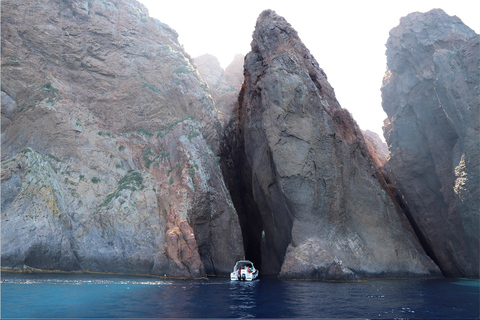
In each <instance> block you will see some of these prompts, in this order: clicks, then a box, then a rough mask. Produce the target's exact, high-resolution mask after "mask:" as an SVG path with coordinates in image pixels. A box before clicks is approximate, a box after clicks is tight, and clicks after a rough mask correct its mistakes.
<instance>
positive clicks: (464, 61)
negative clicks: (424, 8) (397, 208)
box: [382, 9, 480, 277]
mask: <svg viewBox="0 0 480 320" xmlns="http://www.w3.org/2000/svg"><path fill="white" fill-rule="evenodd" d="M479 39H480V37H479V35H477V34H476V33H475V32H474V31H473V30H471V29H470V28H468V27H467V26H466V25H465V24H464V23H463V22H462V21H461V20H460V19H459V18H457V17H451V16H448V15H447V14H446V13H445V12H443V11H442V10H440V9H435V10H432V11H430V12H427V13H418V12H416V13H412V14H409V15H408V16H406V17H404V18H402V19H401V20H400V24H399V26H397V27H396V28H394V29H392V30H391V31H390V37H389V39H388V42H387V65H388V71H387V73H386V75H385V78H384V81H383V86H382V99H383V102H382V104H383V109H384V110H385V112H386V113H387V115H388V119H387V121H386V125H385V127H384V132H385V138H386V140H387V143H388V145H389V149H390V160H389V161H388V167H389V170H390V178H391V179H392V183H393V182H396V186H397V187H398V188H399V191H400V196H401V197H403V198H404V200H405V206H407V207H408V210H409V212H410V219H411V221H412V223H413V224H414V226H415V227H416V230H417V232H418V234H419V237H420V238H421V239H422V242H423V243H424V246H425V247H426V248H427V250H428V251H429V254H430V255H431V256H432V258H433V259H434V260H435V261H436V262H437V263H438V265H439V266H440V268H441V269H442V271H443V273H444V274H445V275H447V276H454V277H465V276H468V277H479V226H480V223H479V216H480V212H479V210H480V188H479V177H480V174H479V170H480V169H479V168H480V132H479V129H480V121H479V119H480V111H479V109H480V100H479V99H480V98H479V97H480V89H479V84H480V42H479Z"/></svg>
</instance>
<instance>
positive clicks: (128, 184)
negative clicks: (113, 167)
mask: <svg viewBox="0 0 480 320" xmlns="http://www.w3.org/2000/svg"><path fill="white" fill-rule="evenodd" d="M143 189H144V185H143V177H142V175H141V174H140V172H138V171H135V170H130V171H128V173H127V174H126V175H125V176H123V178H122V179H120V181H118V186H117V188H116V189H115V190H114V191H113V192H111V193H109V194H108V195H107V197H106V198H105V200H104V201H103V203H102V204H101V206H107V205H108V204H109V203H110V202H112V200H113V199H116V198H118V197H119V196H120V194H121V192H122V191H123V190H131V191H137V190H143Z"/></svg>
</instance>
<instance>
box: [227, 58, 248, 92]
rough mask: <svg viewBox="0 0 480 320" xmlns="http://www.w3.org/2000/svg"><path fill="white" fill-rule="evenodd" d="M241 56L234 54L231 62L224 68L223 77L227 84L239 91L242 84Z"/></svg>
mask: <svg viewBox="0 0 480 320" xmlns="http://www.w3.org/2000/svg"><path fill="white" fill-rule="evenodd" d="M244 59H245V57H244V56H243V54H236V55H235V57H234V58H233V61H232V62H231V63H230V64H229V65H228V66H227V67H226V68H225V77H226V78H227V81H228V83H230V85H231V86H232V87H234V88H235V89H238V90H240V88H241V87H242V83H243V60H244Z"/></svg>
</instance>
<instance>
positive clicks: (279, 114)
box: [231, 10, 440, 279]
mask: <svg viewBox="0 0 480 320" xmlns="http://www.w3.org/2000/svg"><path fill="white" fill-rule="evenodd" d="M251 47H252V51H251V52H250V53H248V55H247V56H246V58H245V71H244V74H245V80H244V83H243V86H242V90H241V92H240V96H239V119H238V123H237V124H238V128H237V131H236V132H237V136H234V138H232V139H231V140H233V141H234V142H235V143H237V146H238V148H239V150H240V151H238V153H237V157H236V158H235V159H234V161H236V163H235V168H236V170H237V171H236V173H237V176H238V177H240V178H239V181H241V182H242V183H241V186H240V187H239V188H243V189H242V190H241V191H240V192H239V194H240V195H239V196H238V197H235V196H234V197H233V199H234V201H236V202H237V203H239V204H238V205H237V209H239V210H240V214H239V218H240V222H241V224H242V227H243V230H244V232H243V235H244V242H245V243H246V255H247V258H250V259H251V260H254V262H255V263H256V261H260V262H261V267H260V270H261V272H263V273H264V274H280V276H282V277H285V278H327V279H354V278H357V277H362V276H431V275H439V274H440V272H439V270H438V268H437V267H436V266H435V264H434V263H433V262H432V261H431V260H430V259H429V258H428V257H427V256H426V254H425V253H424V252H423V250H422V248H421V246H420V244H419V243H418V241H417V239H416V238H415V235H414V234H413V232H412V231H411V230H410V229H409V227H408V223H406V220H405V218H404V217H403V215H402V213H401V212H400V211H398V210H397V208H396V207H395V205H394V202H393V201H392V199H391V197H390V195H389V193H388V192H386V184H385V182H384V181H383V179H382V177H381V174H380V172H379V171H378V168H377V166H376V165H375V163H374V161H373V159H372V158H371V156H370V154H369V152H368V150H367V147H366V144H365V141H364V137H363V134H362V133H361V131H360V130H359V128H358V126H357V124H356V123H355V121H354V120H353V119H352V117H351V115H350V114H349V113H348V111H346V110H344V109H342V108H341V107H340V105H339V103H338V102H337V100H336V99H335V93H334V90H333V88H332V87H331V86H330V84H329V83H328V81H327V77H326V75H325V73H324V72H323V70H322V69H321V68H320V67H319V65H318V63H317V61H315V59H314V58H313V57H312V55H311V54H310V52H309V51H308V49H307V48H306V47H305V46H304V44H303V43H302V42H301V41H300V39H299V37H298V35H297V32H296V31H295V30H294V29H293V28H292V27H291V26H290V24H289V23H288V22H287V21H286V20H285V19H284V18H282V17H280V16H278V15H277V14H276V13H275V12H273V11H271V10H267V11H264V12H262V14H261V15H260V17H259V18H258V20H257V24H256V27H255V31H254V33H253V41H252V43H251ZM236 139H237V140H236ZM234 193H235V192H233V193H232V194H234ZM242 208H243V209H242ZM255 244H256V245H255Z"/></svg>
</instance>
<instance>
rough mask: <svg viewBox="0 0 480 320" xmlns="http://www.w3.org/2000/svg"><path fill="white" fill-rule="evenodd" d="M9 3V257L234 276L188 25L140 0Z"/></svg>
mask: <svg viewBox="0 0 480 320" xmlns="http://www.w3.org/2000/svg"><path fill="white" fill-rule="evenodd" d="M1 7H2V21H1V23H2V88H1V89H2V177H1V179H2V267H3V268H13V269H28V268H37V269H59V270H79V271H81V270H90V271H102V272H124V273H143V274H155V275H166V276H182V277H201V276H205V275H206V274H226V273H228V272H230V269H231V268H232V266H233V265H234V263H235V261H236V260H238V259H240V258H243V255H244V253H243V247H242V235H241V231H240V226H239V222H238V217H237V214H236V211H235V208H234V207H233V204H232V201H231V199H230V195H229V192H228V190H227V189H226V186H225V184H224V180H223V176H222V174H221V170H220V166H219V156H218V150H219V141H220V133H221V125H220V122H219V121H218V118H217V110H216V107H215V102H214V100H213V99H212V97H211V94H210V91H209V89H208V87H207V85H206V84H205V82H204V81H203V80H202V78H201V77H200V76H199V74H198V72H197V70H196V68H195V67H194V66H193V65H192V64H191V63H190V57H189V56H188V54H186V53H185V52H184V51H183V49H182V47H181V46H180V45H179V43H178V41H177V33H176V32H175V31H174V30H173V29H171V28H170V27H169V26H167V25H165V24H162V23H161V22H159V21H158V20H155V19H153V18H150V17H149V16H148V11H147V9H146V8H145V7H144V6H143V5H142V4H141V3H139V2H137V1H134V0H127V1H103V0H98V1H97V0H93V1H91V0H88V1H87V0H85V1H81V0H68V1H60V0H53V1H51V0H48V1H47V0H44V1H8V0H7V1H2V3H1Z"/></svg>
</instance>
